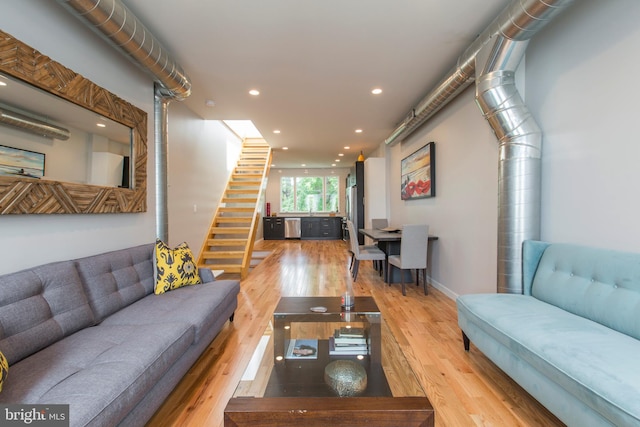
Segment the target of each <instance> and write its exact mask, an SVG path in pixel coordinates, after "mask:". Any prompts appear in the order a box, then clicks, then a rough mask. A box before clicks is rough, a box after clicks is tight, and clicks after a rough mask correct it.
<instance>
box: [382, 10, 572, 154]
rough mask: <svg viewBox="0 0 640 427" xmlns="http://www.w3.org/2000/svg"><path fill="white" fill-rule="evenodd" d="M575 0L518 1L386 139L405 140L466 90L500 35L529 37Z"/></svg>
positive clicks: (505, 11)
mask: <svg viewBox="0 0 640 427" xmlns="http://www.w3.org/2000/svg"><path fill="white" fill-rule="evenodd" d="M573 1H574V0H514V1H512V2H511V3H510V4H509V5H508V6H507V7H505V8H504V9H503V10H502V12H500V14H499V15H498V16H497V17H496V18H495V19H494V20H493V21H492V22H491V23H490V24H489V26H488V27H487V28H486V29H485V30H484V31H483V32H482V33H480V35H479V36H478V37H477V38H476V39H475V40H474V41H473V43H471V45H470V46H469V47H468V48H467V49H466V50H465V51H464V52H463V54H462V55H460V57H459V58H458V60H457V62H456V65H455V66H454V67H453V68H452V69H451V70H450V71H449V72H448V73H447V74H446V75H445V77H444V78H443V79H442V80H441V81H440V82H438V83H437V84H436V86H435V87H434V88H433V89H432V90H431V91H430V92H429V93H428V94H427V95H426V96H425V97H424V98H422V100H421V101H420V102H419V103H418V105H417V106H415V107H414V108H413V110H414V111H415V118H414V119H413V120H411V122H409V123H407V124H406V126H405V128H404V130H403V131H402V132H400V133H397V132H396V131H395V130H394V132H392V134H391V135H390V136H389V137H387V138H386V140H385V143H386V144H387V145H393V144H395V143H396V142H398V141H402V140H403V139H404V138H406V137H408V136H409V135H411V133H413V132H414V131H415V130H416V129H417V128H418V127H419V126H421V125H422V124H423V123H425V122H426V121H427V120H429V119H430V118H431V117H432V116H433V115H434V114H435V113H437V112H438V111H440V110H441V109H442V107H444V106H445V105H447V103H449V102H450V101H451V100H453V99H454V98H455V97H456V96H458V95H459V94H460V93H461V92H462V91H463V90H464V89H466V88H467V87H468V86H469V85H470V84H471V83H472V82H473V79H474V77H475V67H476V63H475V61H476V56H477V55H478V52H480V50H481V49H482V48H483V46H485V45H486V44H487V43H489V42H490V41H491V39H492V38H493V37H495V36H497V35H500V36H502V37H504V38H507V39H510V40H517V41H523V40H529V39H530V38H531V37H533V36H534V35H535V34H536V33H537V32H538V31H540V30H541V29H542V28H543V27H544V26H545V25H547V23H548V22H549V21H550V20H551V19H553V18H554V17H555V16H556V15H557V14H558V13H559V12H561V11H562V10H564V9H565V8H567V7H568V6H570V5H571V3H573Z"/></svg>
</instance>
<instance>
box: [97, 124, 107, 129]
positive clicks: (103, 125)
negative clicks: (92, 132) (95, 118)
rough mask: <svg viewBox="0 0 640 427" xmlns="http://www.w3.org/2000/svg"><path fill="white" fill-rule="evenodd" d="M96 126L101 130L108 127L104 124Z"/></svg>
mask: <svg viewBox="0 0 640 427" xmlns="http://www.w3.org/2000/svg"><path fill="white" fill-rule="evenodd" d="M96 126H98V127H99V128H106V127H107V125H105V124H104V123H96Z"/></svg>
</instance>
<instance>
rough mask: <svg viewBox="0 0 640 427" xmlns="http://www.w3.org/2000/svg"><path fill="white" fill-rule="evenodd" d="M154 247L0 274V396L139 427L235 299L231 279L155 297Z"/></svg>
mask: <svg viewBox="0 0 640 427" xmlns="http://www.w3.org/2000/svg"><path fill="white" fill-rule="evenodd" d="M153 253H154V244H153V243H151V244H146V245H141V246H135V247H131V248H125V249H121V250H117V251H112V252H107V253H103V254H99V255H94V256H90V257H86V258H80V259H76V260H70V261H61V262H55V263H51V264H46V265H42V266H38V267H33V268H30V269H27V270H23V271H19V272H17V273H11V274H6V275H3V276H0V351H2V353H3V354H4V355H5V356H6V357H7V359H8V360H9V365H10V366H9V374H8V376H7V379H6V381H5V383H4V387H3V389H2V392H0V403H2V404H10V403H21V404H56V403H57V404H69V406H70V408H69V423H70V425H71V426H72V427H79V426H99V427H102V426H109V427H111V426H116V425H120V426H126V427H136V426H144V425H145V423H146V422H147V421H148V420H149V419H150V418H151V417H152V416H153V414H154V413H155V411H156V410H157V409H158V407H159V406H160V405H161V404H162V402H163V401H164V400H165V399H166V397H167V396H168V395H169V393H171V391H172V390H173V389H174V387H175V386H176V385H177V384H178V382H180V380H181V379H182V377H183V376H184V375H185V373H186V372H187V371H188V370H189V368H190V367H191V366H192V365H193V363H194V362H195V361H196V360H197V359H198V357H199V356H200V355H201V354H202V352H203V351H205V350H206V349H207V348H208V347H209V346H210V344H211V341H212V340H213V339H214V338H215V336H216V335H217V334H218V333H219V332H220V331H221V330H222V328H223V327H224V325H225V324H226V323H227V322H228V321H229V320H233V314H234V312H235V309H236V308H237V306H238V301H237V297H238V293H239V291H240V284H239V281H238V280H215V279H214V276H213V274H212V272H211V270H208V269H200V277H201V279H202V281H203V282H204V283H203V284H200V285H193V286H185V287H182V288H179V289H175V290H172V291H170V292H166V293H164V294H162V295H155V294H154V291H153V288H154V279H153V276H154V268H153Z"/></svg>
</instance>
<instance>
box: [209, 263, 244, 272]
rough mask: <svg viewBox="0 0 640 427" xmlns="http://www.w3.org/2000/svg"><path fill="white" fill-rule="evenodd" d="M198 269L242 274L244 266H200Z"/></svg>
mask: <svg viewBox="0 0 640 427" xmlns="http://www.w3.org/2000/svg"><path fill="white" fill-rule="evenodd" d="M198 267H201V268H209V269H211V270H224V272H225V273H240V272H242V266H241V265H240V264H206V263H205V264H199V265H198Z"/></svg>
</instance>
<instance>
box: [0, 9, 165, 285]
mask: <svg viewBox="0 0 640 427" xmlns="http://www.w3.org/2000/svg"><path fill="white" fill-rule="evenodd" d="M0 28H1V29H2V30H3V31H6V32H8V33H9V34H11V35H12V36H14V37H16V38H18V39H20V40H22V41H23V42H25V43H27V44H29V45H30V46H31V47H33V48H35V49H38V50H39V51H40V52H42V53H43V54H45V55H47V56H49V57H51V58H52V59H54V60H56V61H58V62H60V63H62V64H63V65H65V66H66V67H68V68H70V69H72V70H74V71H75V72H78V73H80V74H82V75H83V76H85V77H87V78H88V79H89V80H92V81H93V82H95V83H96V84H98V85H100V86H103V87H105V88H106V89H108V90H110V91H111V92H114V93H115V94H117V95H118V96H120V97H121V98H123V99H125V100H127V101H128V102H131V103H132V104H134V105H136V106H137V107H139V108H141V109H143V110H144V111H146V112H147V114H148V118H149V120H148V123H149V127H148V129H149V132H148V135H150V138H149V140H150V150H149V158H148V167H147V169H148V171H149V177H148V179H147V187H148V189H149V191H148V195H147V206H148V211H147V212H146V213H141V214H117V215H114V214H104V215H9V216H2V217H0V243H1V244H0V273H5V272H12V271H17V270H19V269H21V268H27V267H30V266H33V265H38V264H43V263H45V262H49V261H56V260H64V259H69V258H73V257H79V256H84V255H90V254H95V253H99V252H103V251H106V250H111V249H117V248H122V247H126V246H131V245H135V244H141V243H144V242H151V241H153V239H154V236H155V214H154V204H155V197H154V188H155V180H154V177H153V170H154V168H153V167H152V165H153V164H154V153H153V84H152V81H151V79H150V78H148V77H147V76H146V75H144V74H143V73H142V72H140V71H139V70H138V69H137V68H136V67H135V66H133V65H132V64H131V63H130V62H129V61H127V60H126V59H125V58H124V57H123V56H122V55H120V54H117V53H116V52H115V51H114V49H113V48H111V47H110V46H108V45H107V44H106V43H105V42H103V41H102V40H101V39H99V38H98V37H97V36H96V35H95V34H93V33H92V32H91V31H90V30H89V29H87V28H85V26H84V25H83V24H82V23H81V22H80V21H79V20H77V19H76V18H73V17H72V16H71V15H70V14H69V13H68V12H67V11H66V10H64V9H63V8H62V7H61V6H60V5H59V4H58V3H57V2H49V1H20V0H11V1H5V2H3V3H2V13H0Z"/></svg>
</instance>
